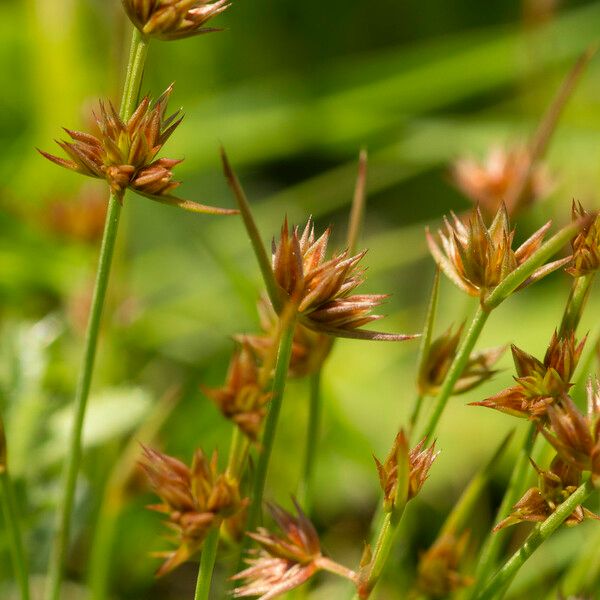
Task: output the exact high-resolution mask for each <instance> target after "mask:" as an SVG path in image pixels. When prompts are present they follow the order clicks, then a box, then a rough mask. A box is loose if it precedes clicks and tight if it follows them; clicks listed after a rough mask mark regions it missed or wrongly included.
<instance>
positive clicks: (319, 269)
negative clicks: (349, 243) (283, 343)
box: [273, 219, 415, 341]
mask: <svg viewBox="0 0 600 600" xmlns="http://www.w3.org/2000/svg"><path fill="white" fill-rule="evenodd" d="M330 233H331V231H330V229H327V230H326V231H325V233H324V234H323V235H322V236H321V237H320V238H318V239H315V231H314V225H313V222H312V219H309V221H308V223H307V224H306V227H305V228H304V231H303V232H302V234H300V231H299V229H298V228H297V227H295V228H294V229H293V231H292V233H291V234H290V231H289V227H288V223H287V219H286V220H285V222H284V224H283V227H282V228H281V237H280V240H279V242H278V243H277V244H276V243H275V241H273V273H274V276H275V280H276V281H277V283H278V284H279V286H280V287H281V289H282V291H283V292H284V293H285V294H286V296H287V297H288V298H289V299H290V300H291V301H293V302H296V303H297V304H298V314H299V319H300V323H301V324H302V325H305V326H306V327H308V328H309V329H312V330H314V331H318V332H321V333H326V334H328V335H334V336H340V337H352V338H359V339H371V340H373V339H374V340H396V341H397V340H406V339H410V338H412V337H415V336H409V335H401V334H386V333H378V332H374V331H365V330H362V329H359V328H360V327H362V326H363V325H367V324H368V323H371V322H373V321H377V320H379V319H381V318H382V317H381V316H380V315H373V314H371V311H372V310H373V309H374V308H375V307H376V306H379V305H380V304H381V303H382V302H383V301H384V300H385V299H386V298H387V295H375V294H362V295H359V294H353V293H352V292H353V291H354V290H355V289H356V288H357V287H358V286H359V285H360V284H361V283H363V281H364V271H361V270H359V269H358V263H359V262H360V260H361V259H362V258H363V256H364V255H365V252H361V253H360V254H357V255H356V256H351V257H349V256H348V252H347V251H344V252H341V253H339V254H335V255H334V256H333V258H330V259H329V260H327V259H326V258H325V257H326V253H327V244H328V242H329V236H330Z"/></svg>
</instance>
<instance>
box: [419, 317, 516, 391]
mask: <svg viewBox="0 0 600 600" xmlns="http://www.w3.org/2000/svg"><path fill="white" fill-rule="evenodd" d="M463 328H464V323H463V324H462V325H461V326H460V327H459V328H458V329H457V331H456V332H453V331H452V327H450V328H448V330H447V331H445V332H444V333H443V334H442V335H441V336H440V337H438V338H437V339H435V340H433V342H432V343H431V345H430V347H429V349H428V352H427V355H426V356H425V358H424V360H423V368H422V369H421V372H420V373H419V380H418V386H419V392H420V393H421V394H423V395H430V396H435V395H436V394H437V392H438V391H439V389H440V387H441V386H442V384H443V383H444V379H445V378H446V374H447V373H448V369H449V368H450V365H451V364H452V361H453V360H454V357H455V356H456V351H457V350H458V345H459V343H460V338H461V336H462V332H463ZM505 350H506V346H499V347H497V348H488V349H487V350H481V351H478V352H473V353H472V354H471V355H470V356H469V360H468V362H467V365H466V366H465V368H464V370H463V372H462V374H461V376H460V377H459V379H458V381H457V382H456V384H455V386H454V390H453V393H454V394H462V393H464V392H468V391H469V390H472V389H474V388H476V387H477V386H478V385H480V384H481V383H483V382H484V381H487V380H488V379H490V378H491V377H493V376H494V375H495V374H496V373H497V371H496V370H494V369H493V366H494V365H495V364H496V363H497V362H498V360H499V359H500V357H501V356H502V354H504V352H505Z"/></svg>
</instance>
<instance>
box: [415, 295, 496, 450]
mask: <svg viewBox="0 0 600 600" xmlns="http://www.w3.org/2000/svg"><path fill="white" fill-rule="evenodd" d="M489 315H490V313H489V312H488V311H486V310H484V309H483V308H482V307H481V305H480V306H479V307H478V308H477V312H476V313H475V315H474V317H473V320H472V321H471V326H470V327H469V331H468V332H467V335H466V336H465V338H464V340H463V341H462V344H461V345H460V348H459V349H458V351H457V353H456V356H455V357H454V360H453V361H452V364H451V365H450V368H449V369H448V373H447V375H446V378H445V379H444V383H443V384H442V388H441V389H440V392H439V394H438V395H437V398H436V399H435V405H434V407H433V411H432V412H431V414H430V415H429V419H428V421H427V425H426V426H425V428H424V430H423V434H422V435H421V436H420V437H419V439H422V438H425V443H426V444H427V443H429V442H430V441H431V438H432V437H433V434H434V433H435V429H436V427H437V424H438V421H439V420H440V417H441V416H442V413H443V412H444V408H445V407H446V404H447V403H448V399H449V398H450V396H451V395H452V391H453V390H454V386H455V385H456V382H457V381H458V378H459V377H460V376H461V375H462V372H463V371H464V369H465V366H466V364H467V361H468V360H469V356H470V355H471V352H472V351H473V348H474V347H475V344H476V343H477V340H478V339H479V335H480V334H481V330H482V329H483V326H484V325H485V323H486V321H487V319H488V317H489Z"/></svg>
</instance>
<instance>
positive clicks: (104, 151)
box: [39, 86, 237, 214]
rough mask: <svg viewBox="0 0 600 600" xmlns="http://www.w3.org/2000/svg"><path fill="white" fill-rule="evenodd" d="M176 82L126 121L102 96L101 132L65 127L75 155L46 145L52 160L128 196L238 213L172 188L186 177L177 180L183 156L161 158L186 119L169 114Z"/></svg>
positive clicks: (67, 147) (195, 209) (65, 146)
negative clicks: (51, 151) (190, 198)
mask: <svg viewBox="0 0 600 600" xmlns="http://www.w3.org/2000/svg"><path fill="white" fill-rule="evenodd" d="M172 91H173V86H170V87H169V88H168V89H167V90H166V91H165V92H164V93H163V94H162V95H161V96H160V98H159V99H158V100H157V101H156V102H155V103H154V104H153V103H152V102H151V100H150V97H149V96H146V97H145V98H143V100H142V101H141V102H140V104H139V106H138V107H137V108H136V110H135V112H134V113H133V114H132V115H131V117H130V118H129V119H128V120H127V121H124V120H123V119H122V118H121V117H120V116H119V114H118V112H117V110H116V109H115V107H114V106H113V105H112V103H109V104H108V105H106V104H105V103H104V102H100V109H99V113H98V114H95V115H94V118H95V120H96V124H97V127H98V132H99V135H98V136H96V135H92V134H89V133H84V132H81V131H73V130H70V129H65V131H66V132H67V134H68V135H69V137H70V138H71V140H72V141H70V142H67V141H57V144H58V145H59V146H60V147H61V148H62V149H63V150H64V151H65V153H66V154H68V155H69V157H70V158H69V159H65V158H60V157H58V156H54V155H53V154H49V153H47V152H44V151H42V150H40V151H39V152H40V153H41V154H42V155H43V156H44V157H45V158H47V159H48V160H50V161H52V162H53V163H56V164H57V165H59V166H61V167H65V168H66V169H69V170H71V171H75V172H76V173H80V174H82V175H86V176H88V177H95V178H99V179H105V180H106V181H107V182H108V184H109V186H110V189H111V191H112V193H113V194H115V196H116V197H117V198H118V199H119V200H120V201H122V199H123V195H124V194H125V190H126V189H127V188H130V189H131V190H133V191H134V192H136V193H137V194H140V195H142V196H145V197H147V198H150V199H151V200H156V201H158V202H162V203H164V204H171V205H174V206H179V207H181V208H184V209H186V210H190V211H193V212H200V213H210V214H235V213H236V212H237V211H235V210H229V209H222V208H215V207H211V206H205V205H203V204H198V203H196V202H190V201H188V200H182V199H181V198H178V197H176V196H173V194H172V192H173V191H174V190H175V189H176V188H178V187H179V185H180V182H179V181H175V180H173V168H174V167H175V166H176V165H178V164H179V163H180V162H181V160H176V159H171V158H157V155H158V153H159V152H160V151H161V149H162V147H163V146H164V144H165V143H166V142H167V140H168V139H169V138H170V137H171V135H172V134H173V132H174V131H175V129H177V127H178V125H179V124H180V123H181V120H182V118H183V117H182V116H181V113H180V111H176V112H175V113H173V114H172V115H170V116H169V117H166V116H165V113H166V110H167V104H168V101H169V97H170V96H171V92H172Z"/></svg>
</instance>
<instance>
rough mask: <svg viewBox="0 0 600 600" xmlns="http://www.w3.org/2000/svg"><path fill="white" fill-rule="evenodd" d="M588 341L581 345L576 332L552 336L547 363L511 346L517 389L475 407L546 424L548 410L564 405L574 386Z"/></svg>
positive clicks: (512, 388)
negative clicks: (574, 376) (574, 379)
mask: <svg viewBox="0 0 600 600" xmlns="http://www.w3.org/2000/svg"><path fill="white" fill-rule="evenodd" d="M585 341H586V340H585V338H584V339H583V340H581V342H577V339H576V338H575V334H574V332H570V333H568V334H566V335H565V336H564V337H560V336H559V335H558V334H557V333H556V331H555V332H554V334H553V335H552V339H551V340H550V344H549V345H548V349H547V350H546V355H545V356H544V360H543V362H542V361H540V360H538V359H537V358H535V357H534V356H532V355H531V354H528V353H527V352H524V351H523V350H521V349H520V348H518V347H517V346H515V345H513V346H511V349H512V354H513V360H514V363H515V368H516V371H517V376H516V377H515V382H516V385H514V386H511V387H509V388H507V389H505V390H502V391H501V392H499V393H498V394H496V395H494V396H490V397H489V398H486V399H485V400H483V401H481V402H473V403H472V405H473V406H487V407H488V408H495V409H496V410H499V411H502V412H505V413H508V414H511V415H514V416H517V417H524V418H527V419H542V420H544V419H545V418H546V416H547V413H548V407H549V406H550V405H552V404H553V403H556V402H559V403H560V401H561V399H562V398H563V397H564V395H565V394H566V393H567V392H568V391H569V389H570V388H571V386H572V383H571V378H572V377H573V373H574V372H575V368H576V367H577V363H578V362H579V358H580V357H581V353H582V351H583V347H584V345H585Z"/></svg>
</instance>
